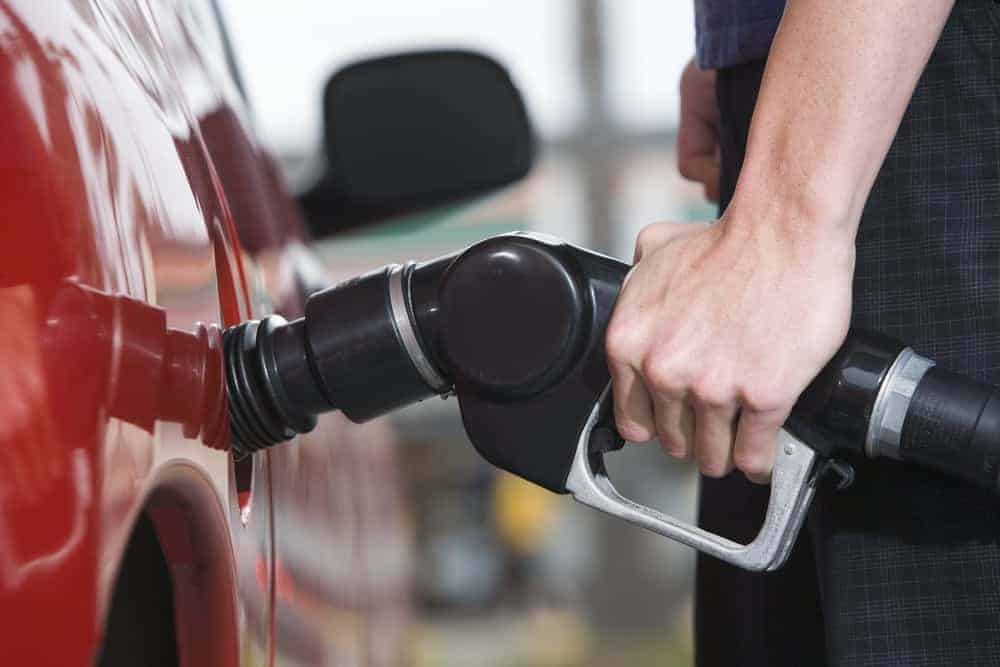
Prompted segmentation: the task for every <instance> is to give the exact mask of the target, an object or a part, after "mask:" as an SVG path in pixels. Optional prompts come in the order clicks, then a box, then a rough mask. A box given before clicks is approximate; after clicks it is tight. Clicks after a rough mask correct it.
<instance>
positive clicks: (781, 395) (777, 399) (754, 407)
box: [740, 383, 795, 413]
mask: <svg viewBox="0 0 1000 667" xmlns="http://www.w3.org/2000/svg"><path fill="white" fill-rule="evenodd" d="M741 394H742V396H741V401H740V402H741V403H742V404H743V406H744V407H745V408H747V409H749V410H750V411H751V412H758V413H768V412H780V411H784V410H786V409H788V408H790V407H791V406H792V405H793V404H794V403H795V396H793V395H791V393H790V392H789V391H788V390H786V389H785V388H784V387H781V386H778V385H774V384H769V383H760V384H756V385H750V386H748V387H746V388H745V389H744V390H743V391H742V392H741Z"/></svg>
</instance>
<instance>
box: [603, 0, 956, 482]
mask: <svg viewBox="0 0 1000 667" xmlns="http://www.w3.org/2000/svg"><path fill="white" fill-rule="evenodd" d="M953 4H954V0H927V1H926V2H919V3H914V2H909V1H907V0H881V1H880V2H873V1H872V0H843V1H842V2H838V3H830V2H825V1H824V0H788V2H787V3H786V5H785V11H784V14H783V16H782V19H781V26H780V27H779V29H778V34H777V36H776V37H775V40H774V44H773V45H772V46H771V51H770V55H769V56H768V60H767V68H766V69H765V72H764V77H763V81H762V83H761V89H760V94H759V96H758V98H757V104H756V107H755V109H754V114H753V121H752V122H751V124H750V134H749V137H748V139H747V148H746V156H745V160H744V162H743V168H742V171H741V173H740V177H739V180H738V182H737V184H736V189H735V192H734V193H733V196H732V201H731V202H730V204H729V207H728V209H727V210H726V212H725V214H724V215H723V217H722V218H721V219H720V220H719V221H718V222H717V223H716V224H715V225H712V226H707V227H706V226H690V225H653V226H651V227H647V228H646V229H645V230H644V231H643V233H642V234H641V235H640V238H639V241H638V244H637V248H636V266H635V268H634V269H633V270H632V273H631V274H629V276H628V278H627V279H626V281H625V286H624V288H623V289H622V293H621V295H620V296H619V299H618V304H617V306H616V307H615V312H614V315H613V316H612V318H611V322H610V324H609V325H608V333H607V341H606V342H607V348H608V350H607V351H608V363H609V366H610V370H611V376H612V380H613V385H614V394H615V396H614V398H615V410H616V414H615V418H616V421H617V424H618V428H619V430H620V431H621V434H622V435H623V436H625V438H626V439H628V440H632V441H644V440H649V439H651V438H652V437H653V436H659V438H660V440H661V441H662V443H663V446H664V448H665V449H666V450H667V451H668V452H670V453H672V454H674V455H676V456H679V457H687V456H689V455H690V454H691V453H692V452H693V453H694V455H695V457H696V458H697V459H698V462H699V464H700V467H701V469H702V471H703V472H704V473H705V474H707V475H712V476H720V475H723V474H725V473H726V472H728V471H729V470H730V469H732V467H733V466H734V465H735V466H736V467H737V468H739V469H740V470H742V471H744V472H745V473H746V474H747V475H748V476H749V477H751V478H753V479H755V480H758V481H763V480H766V479H767V478H768V477H769V475H770V471H771V466H772V463H773V460H774V447H775V435H776V433H777V430H778V428H779V427H780V426H781V424H782V423H783V422H784V420H785V418H786V417H787V416H788V413H789V411H790V410H791V408H792V406H793V405H794V403H795V400H796V399H797V398H798V396H799V394H800V393H801V392H802V391H803V390H804V389H805V387H806V386H807V385H808V384H809V382H810V381H811V380H812V378H813V377H814V376H815V375H816V373H817V372H818V371H819V370H820V368H822V366H823V364H824V363H826V361H827V360H829V358H830V357H831V356H833V354H834V352H836V349H837V347H838V346H839V345H840V343H841V342H842V340H843V338H844V336H845V334H846V333H847V327H848V320H849V317H850V310H851V305H850V304H851V278H852V274H853V271H854V236H855V234H856V233H857V227H858V223H859V221H860V219H861V211H862V209H863V207H864V204H865V201H866V199H867V198H868V193H869V191H870V190H871V187H872V184H873V183H874V181H875V176H876V174H877V173H878V170H879V167H880V166H881V164H882V161H883V159H884V158H885V155H886V152H887V151H888V149H889V145H890V144H891V142H892V138H893V136H894V135H895V133H896V129H897V128H898V127H899V121H900V119H901V118H902V116H903V112H904V111H905V109H906V105H907V103H908V102H909V100H910V97H911V95H912V94H913V88H914V86H915V85H916V83H917V79H918V77H919V76H920V73H921V71H923V68H924V65H925V64H926V63H927V59H928V57H929V56H930V54H931V51H932V49H933V48H934V44H935V43H936V42H937V39H938V36H939V35H940V33H941V28H942V27H943V26H944V23H945V20H946V19H947V17H948V13H949V11H950V10H951V6H952V5H953ZM711 76H712V75H711V74H709V73H704V72H698V71H697V70H695V69H694V68H693V66H691V65H689V66H688V69H687V70H686V71H685V74H684V80H683V82H682V84H681V93H682V102H681V108H682V111H681V123H682V128H681V133H680V136H679V138H678V141H679V142H680V146H679V151H680V154H681V157H680V161H681V165H682V167H681V169H682V172H684V173H685V175H687V176H688V177H689V178H693V179H694V180H698V181H701V182H702V183H706V194H708V195H709V196H710V197H713V198H714V197H715V196H716V195H717V194H718V193H717V190H715V189H713V188H712V187H710V183H709V181H710V180H711V184H714V185H716V186H717V179H718V167H717V160H716V159H715V158H716V155H715V144H716V141H715V137H716V134H715V130H714V128H715V127H716V118H717V110H716V107H715V97H714V91H712V86H711V83H710V80H709V78H710V77H711ZM709 156H711V157H712V158H713V159H709Z"/></svg>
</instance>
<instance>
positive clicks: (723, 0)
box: [694, 0, 785, 69]
mask: <svg viewBox="0 0 1000 667" xmlns="http://www.w3.org/2000/svg"><path fill="white" fill-rule="evenodd" d="M784 8H785V0H694V20H695V28H696V35H697V36H696V38H695V46H696V48H697V52H698V65H699V66H700V67H703V68H706V69H718V68H720V67H730V66H732V65H738V64H740V63H745V62H748V61H750V60H757V59H760V58H764V57H766V56H767V51H768V49H770V48H771V40H773V39H774V33H775V31H776V30H777V29H778V22H779V21H780V20H781V12H782V11H783V10H784Z"/></svg>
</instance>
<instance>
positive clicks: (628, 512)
mask: <svg viewBox="0 0 1000 667" xmlns="http://www.w3.org/2000/svg"><path fill="white" fill-rule="evenodd" d="M610 390H611V386H610V385H608V387H607V388H605V390H604V393H602V394H601V398H600V399H599V400H598V402H597V404H596V405H595V406H594V409H593V410H592V411H591V413H590V416H589V417H588V419H587V422H586V424H585V425H584V427H583V430H582V432H581V433H580V439H579V441H578V442H577V446H576V454H575V455H574V457H573V465H572V467H571V468H570V472H569V475H568V476H567V478H566V489H567V490H568V491H569V492H570V493H571V494H572V495H573V498H575V499H576V500H577V501H578V502H581V503H583V504H584V505H588V506H590V507H593V508H594V509H598V510H600V511H602V512H605V513H607V514H610V515H611V516H614V517H618V518H619V519H624V520H625V521H628V522H629V523H632V524H635V525H636V526H640V527H641V528H645V529H647V530H651V531H653V532H654V533H657V534H659V535H663V536H664V537H668V538H670V539H672V540H676V541H677V542H681V543H682V544H686V545H688V546H691V547H694V548H695V549H697V550H698V551H701V552H702V553H706V554H708V555H710V556H714V557H716V558H719V559H721V560H723V561H725V562H727V563H731V564H732V565H735V566H737V567H740V568H743V569H745V570H754V571H761V570H766V571H770V570H777V569H778V568H780V567H781V566H782V565H784V563H785V561H786V560H787V559H788V556H789V554H790V553H791V551H792V547H793V546H794V545H795V540H796V538H797V537H798V534H799V529H800V528H801V527H802V522H803V520H804V519H805V515H806V512H807V511H808V510H809V505H810V503H812V499H813V494H814V493H815V490H816V488H815V487H816V485H815V482H816V477H817V474H818V469H819V468H820V466H818V465H817V459H818V458H819V457H818V456H817V454H816V452H814V451H813V450H812V448H810V447H809V446H808V445H806V444H805V443H804V442H802V441H801V440H799V439H798V438H796V437H795V436H793V435H791V434H790V433H788V432H787V431H785V430H781V431H780V432H779V435H778V449H777V453H776V456H775V462H774V472H773V474H772V477H771V498H770V501H769V503H768V506H767V516H766V517H765V518H764V524H763V526H761V529H760V532H759V533H758V534H757V537H756V538H754V540H753V541H752V542H750V543H749V544H739V543H738V542H734V541H732V540H729V539H726V538H725V537H722V536H720V535H715V534H714V533H710V532H708V531H706V530H702V529H701V528H698V527H697V526H692V525H690V524H687V523H684V522H683V521H680V520H678V519H675V518H673V517H671V516H667V515H666V514H663V513H662V512H658V511H656V510H654V509H652V508H650V507H646V506H645V505H640V504H638V503H635V502H633V501H631V500H629V499H628V498H625V497H624V496H622V495H621V494H620V493H618V491H617V490H615V487H614V486H613V485H612V483H611V480H610V479H609V478H608V475H607V471H606V470H605V467H604V456H603V454H602V453H600V452H597V453H593V454H592V453H591V452H590V436H591V432H592V431H593V430H594V427H595V426H596V425H597V424H598V422H599V421H600V418H601V416H602V415H603V414H607V413H608V411H609V408H610V405H611V394H610Z"/></svg>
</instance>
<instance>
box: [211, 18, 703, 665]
mask: <svg viewBox="0 0 1000 667" xmlns="http://www.w3.org/2000/svg"><path fill="white" fill-rule="evenodd" d="M222 7H223V11H224V14H225V18H226V19H227V22H228V25H229V28H230V33H231V38H232V40H233V46H234V49H235V52H236V53H235V55H236V60H237V61H238V63H239V65H240V67H241V69H242V72H243V75H244V77H245V81H244V84H245V87H246V89H247V92H248V94H249V97H250V101H251V104H252V106H253V107H254V112H255V120H256V124H257V129H258V132H259V133H260V135H261V137H262V139H263V141H264V143H265V144H266V145H267V146H268V147H269V148H270V149H271V151H272V152H273V153H274V154H275V155H276V156H277V157H278V159H279V162H280V165H281V168H282V171H283V174H284V177H285V180H286V183H287V184H288V186H289V188H290V189H292V190H293V192H295V191H299V192H300V191H302V190H304V189H306V188H308V187H309V186H310V185H311V184H312V182H313V181H314V180H315V179H316V175H317V174H318V173H319V172H320V171H321V170H322V157H321V153H320V146H321V134H322V127H321V126H322V120H321V115H322V113H321V104H320V99H321V92H322V89H323V86H324V85H325V83H326V81H327V80H328V78H329V77H330V75H331V74H332V73H333V72H334V71H336V70H337V69H339V68H340V67H342V66H344V65H346V64H349V63H351V62H353V61H357V60H360V59H364V58H368V57H372V56H377V55H382V54H386V53H393V52H399V51H406V50H413V49H429V48H466V49H472V50H477V51H481V52H483V53H486V54H488V55H490V56H492V57H493V58H495V59H496V60H498V61H499V62H500V63H502V64H503V65H505V66H506V67H507V68H508V69H509V70H510V72H511V75H512V77H513V79H514V82H515V83H516V84H517V85H518V86H519V88H520V89H521V92H522V94H523V95H524V97H525V100H526V102H527V105H528V110H529V113H530V114H531V117H532V120H533V122H534V125H535V129H536V132H537V133H538V135H539V139H540V142H541V150H540V155H539V159H538V162H537V165H536V167H535V169H534V170H533V172H532V173H531V174H530V175H529V177H528V178H527V179H526V180H524V181H523V182H521V183H519V184H517V185H515V186H513V187H510V188H508V189H506V190H504V191H502V192H500V193H497V194H495V195H493V196H490V197H487V198H485V199H482V200H479V201H476V202H474V203H472V204H471V205H468V206H463V207H459V208H454V207H452V208H448V209H446V210H444V211H443V212H441V211H439V212H436V213H433V214H430V215H428V214H424V215H422V216H420V218H419V219H417V220H413V219H394V220H388V221H385V222H381V223H379V224H375V225H367V226H365V227H363V228H360V229H356V230H352V231H350V232H347V233H343V234H341V235H338V236H336V237H334V238H333V239H331V240H326V241H324V242H323V243H322V244H321V245H320V246H319V248H318V251H319V254H320V256H321V257H322V259H323V260H324V261H325V263H326V265H327V267H328V270H329V272H330V273H332V274H333V275H334V276H339V277H348V276H351V275H356V274H358V273H360V272H362V271H365V270H368V269H371V268H375V267H378V266H381V265H384V264H386V263H389V262H400V261H404V260H406V259H417V260H419V259H427V258H431V257H435V256H438V255H441V254H444V253H446V252H451V251H453V250H456V249H459V248H461V247H463V246H465V245H468V244H470V243H472V242H474V241H477V240H479V239H481V238H484V237H486V236H490V235H493V234H497V233H501V232H506V231H511V230H533V231H540V232H546V233H549V234H554V235H557V236H560V237H563V238H565V239H567V240H569V241H572V242H574V243H578V244H582V245H585V246H588V247H591V248H594V249H598V250H602V251H604V252H607V253H609V254H612V255H615V256H617V257H620V258H623V259H626V260H627V259H630V257H631V252H632V243H633V240H634V238H635V235H636V233H637V232H638V230H639V229H641V228H642V227H643V226H644V225H646V224H648V223H650V222H654V221H657V220H666V219H670V220H705V219H709V218H711V217H713V207H712V206H711V205H710V204H709V203H708V202H706V201H705V200H704V199H703V198H702V195H701V188H700V187H698V186H694V185H692V184H689V183H686V182H684V181H683V180H682V179H681V178H680V177H679V175H678V174H677V170H676V159H675V152H674V144H675V134H676V125H677V111H678V95H677V90H678V79H679V76H680V72H681V70H682V68H683V67H684V65H685V64H686V63H687V61H688V59H689V58H690V57H691V54H692V53H693V42H694V29H693V22H694V19H693V14H692V8H691V4H690V3H688V2H658V3H653V2H648V0H603V1H601V0H546V1H545V2H537V1H533V0H507V1H506V2H502V3H501V2H488V1H487V0H422V1H421V2H406V1H404V0H366V1H365V2H314V1H307V0H284V1H283V2H281V3H274V2H265V1H264V0H225V2H223V3H222ZM387 426H389V427H391V428H393V429H394V430H395V431H396V433H397V440H398V442H397V444H396V445H395V446H396V452H395V458H396V460H397V461H398V465H399V470H400V478H401V479H402V480H403V482H402V483H403V485H404V488H403V490H402V495H401V498H403V507H401V508H398V510H394V511H398V512H400V513H401V514H403V515H405V517H406V519H405V521H403V522H402V524H403V525H408V526H412V530H411V534H412V540H406V541H400V540H393V542H392V543H393V545H394V546H395V548H399V547H398V545H399V544H409V545H411V546H408V547H406V549H407V553H406V554H405V558H407V559H409V561H410V562H411V563H412V567H413V570H412V571H413V572H414V576H413V592H412V596H411V599H410V601H409V602H408V603H407V604H409V605H411V607H412V613H409V614H407V615H404V617H405V618H408V619H410V620H409V621H408V623H409V627H408V628H405V632H406V633H407V636H408V637H409V639H408V640H407V642H406V647H407V648H406V652H407V654H408V655H407V657H406V659H407V661H408V662H409V663H411V664H414V665H435V666H437V665H462V666H465V665H605V664H622V665H640V666H641V665H654V664H655V665H688V664H691V660H692V658H691V648H690V633H691V585H692V580H693V565H694V557H693V553H692V552H691V551H689V550H687V549H686V548H683V547H679V546H676V545H674V544H673V543H670V542H668V541H666V540H664V539H662V538H658V537H656V536H653V535H651V534H648V533H646V532H644V531H640V530H638V529H635V528H631V527H628V526H625V525H624V524H622V523H620V522H617V521H615V520H612V519H609V518H608V517H605V516H603V515H601V514H598V513H597V512H594V511H592V510H588V509H586V508H584V507H581V506H577V505H576V504H575V503H573V502H572V501H571V500H569V499H568V498H564V497H558V496H555V495H552V494H550V493H548V492H547V491H543V490H540V489H538V488H536V487H532V486H530V485H528V484H527V483H524V482H521V481H520V480H518V479H517V478H514V477H512V476H509V475H507V474H505V473H499V472H497V471H496V470H495V469H493V468H491V467H489V466H488V465H487V464H485V463H484V462H483V461H482V460H481V459H480V458H479V456H478V455H477V454H476V452H475V451H474V450H473V449H472V447H471V446H470V445H469V444H468V442H467V439H466V437H465V434H464V432H463V431H462V428H461V423H460V420H459V416H458V406H457V404H456V403H455V402H454V401H437V400H432V401H427V402H426V403H424V404H421V405H418V406H415V407H413V408H410V409H407V410H404V411H402V412H400V413H397V414H395V415H393V416H392V417H391V418H390V424H387ZM608 461H609V469H610V471H611V476H612V479H614V480H615V483H616V485H617V486H618V488H619V489H620V490H621V491H622V492H623V493H624V494H625V495H627V496H630V497H632V498H633V499H635V500H637V501H639V502H642V503H645V504H648V505H651V506H653V507H657V508H659V509H661V510H663V511H666V512H667V513H670V514H673V515H675V516H678V517H680V518H682V519H686V520H692V519H693V515H694V495H695V490H696V478H695V475H694V471H693V468H692V467H691V466H689V465H687V464H676V463H674V462H672V461H671V460H668V459H667V457H666V456H664V455H663V454H662V453H661V452H660V450H659V448H658V447H656V446H646V447H641V446H640V447H630V448H627V449H626V450H625V451H624V452H621V453H618V454H616V455H614V456H612V457H609V459H608ZM393 525H396V522H394V523H393Z"/></svg>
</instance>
